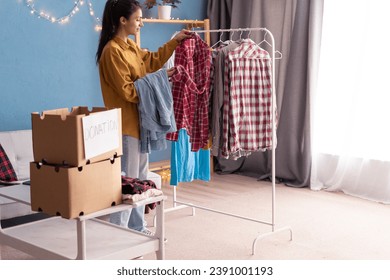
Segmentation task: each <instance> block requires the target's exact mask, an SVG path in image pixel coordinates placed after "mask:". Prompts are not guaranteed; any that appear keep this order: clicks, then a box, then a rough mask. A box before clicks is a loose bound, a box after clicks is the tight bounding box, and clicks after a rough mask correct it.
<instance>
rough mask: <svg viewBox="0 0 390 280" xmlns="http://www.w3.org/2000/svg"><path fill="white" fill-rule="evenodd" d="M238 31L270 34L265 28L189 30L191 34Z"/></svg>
mask: <svg viewBox="0 0 390 280" xmlns="http://www.w3.org/2000/svg"><path fill="white" fill-rule="evenodd" d="M240 31H264V32H268V33H270V34H272V33H271V31H269V30H268V29H267V28H265V27H245V28H230V29H209V30H206V29H203V30H191V32H195V33H213V32H240Z"/></svg>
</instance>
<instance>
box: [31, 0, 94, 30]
mask: <svg viewBox="0 0 390 280" xmlns="http://www.w3.org/2000/svg"><path fill="white" fill-rule="evenodd" d="M24 2H25V4H26V6H27V7H28V8H29V9H30V14H32V15H34V16H36V17H37V18H41V19H44V20H47V21H49V22H51V23H59V24H65V23H68V22H69V21H70V19H71V18H72V17H73V16H75V15H76V14H77V13H78V12H79V11H80V7H81V6H82V5H84V3H85V0H76V1H75V2H74V4H73V7H72V9H71V10H70V11H69V12H68V13H67V14H66V15H64V16H61V17H55V16H52V15H50V14H49V13H48V12H46V11H43V10H37V9H36V8H35V0H25V1H24ZM87 2H88V9H89V14H90V16H91V17H92V18H93V19H94V22H95V30H96V31H100V30H101V19H100V18H99V17H96V16H95V11H94V9H93V5H92V2H91V0H87Z"/></svg>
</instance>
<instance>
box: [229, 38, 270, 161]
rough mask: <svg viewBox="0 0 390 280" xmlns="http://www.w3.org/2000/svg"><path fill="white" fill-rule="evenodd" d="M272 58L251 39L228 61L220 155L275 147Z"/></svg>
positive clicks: (235, 157)
mask: <svg viewBox="0 0 390 280" xmlns="http://www.w3.org/2000/svg"><path fill="white" fill-rule="evenodd" d="M271 74H272V72H271V57H270V55H269V54H268V52H267V51H265V50H263V49H261V48H260V47H259V46H258V45H257V44H256V43H254V42H253V41H252V40H250V39H246V40H243V42H241V44H240V46H239V47H237V48H236V49H234V50H233V51H230V52H229V53H228V57H227V58H226V60H225V78H224V80H225V84H224V100H223V104H224V107H223V124H222V125H223V131H222V133H223V135H222V142H223V143H222V144H223V145H222V148H221V156H222V157H224V158H233V159H237V158H239V157H241V156H248V155H249V154H251V152H254V151H264V150H266V149H270V148H272V114H271V112H272V108H271V107H272V106H271V98H272V96H271V95H272V85H271Z"/></svg>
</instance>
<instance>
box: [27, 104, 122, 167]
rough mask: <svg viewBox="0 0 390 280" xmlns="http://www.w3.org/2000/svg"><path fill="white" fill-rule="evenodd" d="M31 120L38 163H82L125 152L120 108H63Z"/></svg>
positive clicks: (79, 164)
mask: <svg viewBox="0 0 390 280" xmlns="http://www.w3.org/2000/svg"><path fill="white" fill-rule="evenodd" d="M31 119H32V138H33V139H32V140H33V154H34V161H35V162H42V163H48V164H65V165H71V166H83V165H85V164H87V163H93V162H97V161H101V160H105V159H109V158H113V157H114V155H116V156H121V155H122V121H121V109H111V110H108V109H107V108H98V107H96V108H93V109H92V110H91V111H89V110H88V107H73V108H72V110H71V111H70V112H69V110H68V108H61V109H55V110H49V111H43V112H42V114H40V113H38V112H33V113H32V114H31Z"/></svg>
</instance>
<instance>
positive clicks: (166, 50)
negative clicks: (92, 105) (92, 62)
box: [99, 37, 178, 139]
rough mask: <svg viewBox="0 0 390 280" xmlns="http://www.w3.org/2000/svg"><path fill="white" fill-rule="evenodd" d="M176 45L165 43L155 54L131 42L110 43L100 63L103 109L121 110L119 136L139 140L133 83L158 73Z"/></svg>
mask: <svg viewBox="0 0 390 280" xmlns="http://www.w3.org/2000/svg"><path fill="white" fill-rule="evenodd" d="M177 45H178V42H177V41H176V40H175V39H172V40H170V41H168V42H167V43H166V44H164V45H163V46H162V47H160V48H159V49H158V50H157V51H156V52H149V51H144V50H142V49H141V48H139V47H138V46H137V44H136V43H135V42H134V41H133V40H131V39H127V41H126V42H125V41H123V40H122V39H120V38H119V37H115V38H113V39H111V40H110V41H109V42H108V43H107V44H106V46H105V47H104V49H103V52H102V55H101V57H100V60H99V75H100V86H101V90H102V95H103V101H104V105H105V107H107V108H121V109H122V134H124V135H129V136H132V137H135V138H138V139H139V138H140V125H139V116H138V105H137V104H138V94H137V92H136V89H135V86H134V81H136V80H137V79H139V78H142V77H143V76H145V75H146V74H148V73H152V72H155V71H157V70H159V69H160V68H161V67H162V66H163V65H164V64H165V62H167V60H168V59H169V58H170V57H171V55H172V53H173V52H174V50H175V48H176V46H177Z"/></svg>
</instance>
